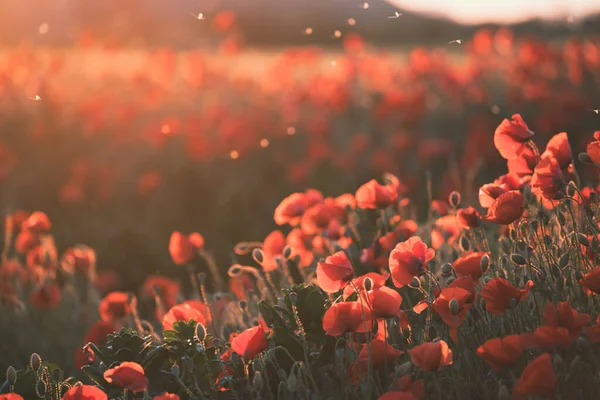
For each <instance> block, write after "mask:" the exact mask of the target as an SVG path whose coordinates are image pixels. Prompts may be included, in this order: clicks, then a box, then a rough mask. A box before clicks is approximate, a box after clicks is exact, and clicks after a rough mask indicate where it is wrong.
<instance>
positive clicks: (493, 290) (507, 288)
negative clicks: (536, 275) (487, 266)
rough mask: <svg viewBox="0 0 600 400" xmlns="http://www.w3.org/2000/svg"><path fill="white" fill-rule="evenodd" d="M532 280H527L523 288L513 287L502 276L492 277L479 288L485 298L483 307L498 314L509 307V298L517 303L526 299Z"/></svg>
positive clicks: (493, 313)
mask: <svg viewBox="0 0 600 400" xmlns="http://www.w3.org/2000/svg"><path fill="white" fill-rule="evenodd" d="M532 287H533V281H528V282H527V284H526V285H525V289H519V288H517V287H514V286H513V285H512V284H511V283H510V282H509V281H507V280H506V279H504V278H493V279H492V280H491V281H489V282H488V283H486V284H485V285H483V287H482V288H481V293H480V295H481V297H482V298H483V299H484V300H485V309H486V310H488V311H489V312H491V313H492V315H500V314H502V313H503V312H504V311H506V310H508V309H509V308H510V305H511V304H510V303H511V300H513V299H514V301H516V302H517V303H518V302H520V301H522V300H524V299H526V298H527V296H528V295H529V291H530V289H531V288H532Z"/></svg>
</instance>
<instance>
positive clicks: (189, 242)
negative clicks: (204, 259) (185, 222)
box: [169, 231, 204, 265]
mask: <svg viewBox="0 0 600 400" xmlns="http://www.w3.org/2000/svg"><path fill="white" fill-rule="evenodd" d="M202 247H204V238H203V237H202V235H200V234H199V233H192V234H190V235H187V236H186V235H184V234H183V233H181V232H177V231H175V232H173V233H172V234H171V239H170V240H169V253H171V258H173V262H175V264H179V265H183V264H187V263H188V262H189V261H190V260H191V259H193V258H194V257H195V256H196V254H197V252H198V250H200V249H202Z"/></svg>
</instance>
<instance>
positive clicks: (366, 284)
mask: <svg viewBox="0 0 600 400" xmlns="http://www.w3.org/2000/svg"><path fill="white" fill-rule="evenodd" d="M363 285H364V287H365V290H366V291H369V290H371V289H372V288H373V279H371V278H365V281H364V283H363Z"/></svg>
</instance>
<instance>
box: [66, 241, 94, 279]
mask: <svg viewBox="0 0 600 400" xmlns="http://www.w3.org/2000/svg"><path fill="white" fill-rule="evenodd" d="M61 265H62V266H63V267H64V268H65V269H67V270H75V271H79V272H81V273H82V274H84V275H88V274H89V273H90V272H91V271H92V270H94V269H95V266H96V252H95V251H94V249H92V248H91V247H88V246H78V247H72V248H70V249H67V250H66V251H65V252H64V254H63V256H62V260H61Z"/></svg>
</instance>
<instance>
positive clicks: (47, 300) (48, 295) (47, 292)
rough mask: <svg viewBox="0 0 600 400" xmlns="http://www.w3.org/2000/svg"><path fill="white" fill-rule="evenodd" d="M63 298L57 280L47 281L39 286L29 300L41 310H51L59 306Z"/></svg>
mask: <svg viewBox="0 0 600 400" xmlns="http://www.w3.org/2000/svg"><path fill="white" fill-rule="evenodd" d="M61 299H62V292H61V290H60V287H59V286H58V284H56V283H55V282H47V283H43V284H41V285H39V286H37V287H36V288H35V289H34V290H33V292H31V296H30V298H29V301H30V302H31V304H32V305H33V306H34V307H35V308H38V309H40V310H50V309H52V308H55V307H57V306H58V305H59V304H60V300H61Z"/></svg>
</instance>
